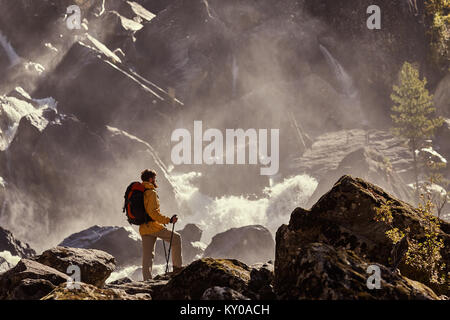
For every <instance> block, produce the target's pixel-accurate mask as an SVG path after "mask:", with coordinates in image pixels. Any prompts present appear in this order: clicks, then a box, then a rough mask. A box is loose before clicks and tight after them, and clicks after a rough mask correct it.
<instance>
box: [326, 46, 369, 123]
mask: <svg viewBox="0 0 450 320" xmlns="http://www.w3.org/2000/svg"><path fill="white" fill-rule="evenodd" d="M319 48H320V51H321V52H322V54H323V55H324V57H325V59H326V61H327V63H328V66H329V67H330V68H331V70H333V73H334V75H335V77H336V79H337V80H338V82H339V85H340V87H341V90H342V92H343V94H344V96H345V97H344V101H345V103H346V105H347V106H348V107H349V108H350V110H351V112H352V116H353V117H354V118H355V119H357V121H359V122H360V124H362V126H363V127H367V126H368V125H369V122H368V120H367V118H366V117H365V116H364V112H363V110H362V106H361V101H360V97H359V92H358V90H357V89H356V87H355V85H354V83H353V79H352V77H351V76H350V75H349V74H348V73H347V71H345V69H344V67H343V66H342V65H341V64H340V63H339V61H338V60H337V59H335V58H334V57H333V55H332V54H331V53H330V51H328V49H327V48H325V47H324V46H323V45H321V44H320V45H319Z"/></svg>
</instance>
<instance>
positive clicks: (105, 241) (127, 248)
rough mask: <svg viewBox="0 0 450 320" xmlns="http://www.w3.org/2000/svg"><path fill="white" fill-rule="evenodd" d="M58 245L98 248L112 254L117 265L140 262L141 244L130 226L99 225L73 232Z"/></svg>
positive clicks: (137, 235) (122, 265) (123, 265)
mask: <svg viewBox="0 0 450 320" xmlns="http://www.w3.org/2000/svg"><path fill="white" fill-rule="evenodd" d="M59 246H63V247H72V248H84V249H98V250H102V251H105V252H107V253H109V254H110V255H112V256H114V258H115V262H116V265H117V267H119V268H120V267H125V266H129V265H134V264H140V263H141V259H142V245H141V239H140V236H139V234H138V233H137V232H136V231H135V230H134V229H133V228H131V227H99V226H93V227H91V228H89V229H86V230H83V231H80V232H78V233H74V234H72V235H70V236H69V237H67V238H66V239H64V240H63V241H62V242H61V243H60V244H59Z"/></svg>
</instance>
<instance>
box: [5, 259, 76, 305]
mask: <svg viewBox="0 0 450 320" xmlns="http://www.w3.org/2000/svg"><path fill="white" fill-rule="evenodd" d="M69 280H70V278H69V276H68V275H67V274H65V273H63V272H60V271H58V270H56V269H54V268H51V267H49V266H46V265H43V264H41V263H38V262H36V261H32V260H28V259H22V260H21V261H19V263H18V264H17V265H16V266H15V267H14V268H12V269H10V270H8V271H6V272H5V273H3V274H1V275H0V300H5V299H11V300H30V299H40V298H42V297H43V296H45V295H46V294H48V293H49V292H50V291H52V290H53V289H54V288H55V286H57V285H59V284H62V283H65V282H67V281H69Z"/></svg>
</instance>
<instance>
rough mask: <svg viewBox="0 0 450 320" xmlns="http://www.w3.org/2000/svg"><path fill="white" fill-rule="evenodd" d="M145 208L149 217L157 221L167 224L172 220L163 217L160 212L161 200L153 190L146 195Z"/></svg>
mask: <svg viewBox="0 0 450 320" xmlns="http://www.w3.org/2000/svg"><path fill="white" fill-rule="evenodd" d="M144 206H145V210H146V211H147V213H148V215H149V216H150V217H151V218H152V219H153V220H155V221H158V222H160V223H162V224H167V223H169V222H170V218H169V217H166V216H164V215H162V214H161V213H160V212H159V200H158V197H157V196H156V192H154V191H153V190H148V191H146V192H145V193H144Z"/></svg>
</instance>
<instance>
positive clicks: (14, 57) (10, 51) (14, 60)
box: [0, 31, 21, 67]
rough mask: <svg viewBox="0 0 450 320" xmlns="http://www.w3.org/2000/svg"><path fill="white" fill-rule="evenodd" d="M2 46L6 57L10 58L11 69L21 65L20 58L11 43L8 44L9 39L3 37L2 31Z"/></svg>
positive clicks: (0, 34) (0, 39)
mask: <svg viewBox="0 0 450 320" xmlns="http://www.w3.org/2000/svg"><path fill="white" fill-rule="evenodd" d="M0 46H2V48H3V50H5V52H6V55H7V56H8V59H9V62H10V67H14V66H15V65H17V64H19V63H20V60H21V59H20V57H19V55H18V54H17V53H16V51H15V50H14V48H13V47H12V45H11V43H9V42H8V39H6V37H5V36H4V35H3V33H2V32H1V31H0Z"/></svg>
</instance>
